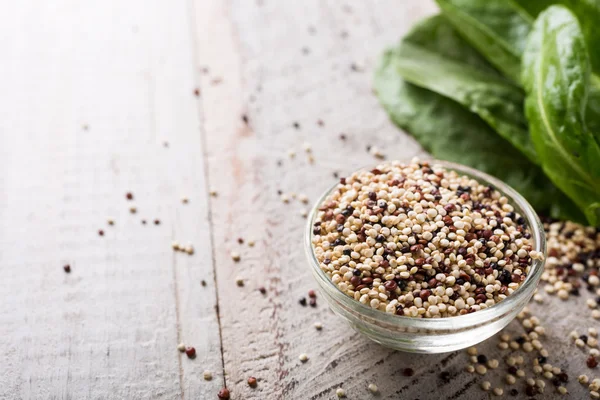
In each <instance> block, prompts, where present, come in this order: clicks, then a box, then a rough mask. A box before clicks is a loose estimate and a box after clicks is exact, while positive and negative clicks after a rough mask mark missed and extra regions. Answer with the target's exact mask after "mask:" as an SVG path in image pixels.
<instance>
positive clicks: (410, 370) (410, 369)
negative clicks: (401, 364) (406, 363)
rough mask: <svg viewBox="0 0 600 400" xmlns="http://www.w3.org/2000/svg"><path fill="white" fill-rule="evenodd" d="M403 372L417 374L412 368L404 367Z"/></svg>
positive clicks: (410, 374) (409, 374)
mask: <svg viewBox="0 0 600 400" xmlns="http://www.w3.org/2000/svg"><path fill="white" fill-rule="evenodd" d="M402 373H403V374H404V376H413V375H414V374H415V370H414V369H412V368H404V371H402Z"/></svg>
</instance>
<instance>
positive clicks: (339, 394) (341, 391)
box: [335, 388, 346, 398]
mask: <svg viewBox="0 0 600 400" xmlns="http://www.w3.org/2000/svg"><path fill="white" fill-rule="evenodd" d="M335 394H336V395H337V397H340V398H342V397H346V392H345V391H344V389H342V388H338V389H337V390H336V391H335Z"/></svg>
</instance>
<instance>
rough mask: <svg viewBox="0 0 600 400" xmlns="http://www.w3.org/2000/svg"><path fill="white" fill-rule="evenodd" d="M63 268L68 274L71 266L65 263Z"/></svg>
mask: <svg viewBox="0 0 600 400" xmlns="http://www.w3.org/2000/svg"><path fill="white" fill-rule="evenodd" d="M63 269H64V270H65V272H66V273H67V274H68V273H69V272H71V266H70V265H69V264H66V265H64V266H63Z"/></svg>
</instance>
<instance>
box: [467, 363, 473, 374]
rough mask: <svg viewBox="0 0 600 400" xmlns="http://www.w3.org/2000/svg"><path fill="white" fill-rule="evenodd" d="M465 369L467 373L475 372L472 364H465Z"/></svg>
mask: <svg viewBox="0 0 600 400" xmlns="http://www.w3.org/2000/svg"><path fill="white" fill-rule="evenodd" d="M465 371H467V372H469V373H471V374H472V373H473V372H475V367H473V366H472V365H467V366H466V367H465Z"/></svg>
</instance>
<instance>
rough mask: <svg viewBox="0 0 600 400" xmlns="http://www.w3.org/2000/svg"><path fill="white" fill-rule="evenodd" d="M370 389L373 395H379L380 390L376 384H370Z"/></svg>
mask: <svg viewBox="0 0 600 400" xmlns="http://www.w3.org/2000/svg"><path fill="white" fill-rule="evenodd" d="M368 388H369V391H370V392H371V393H373V394H377V393H378V392H379V388H378V387H377V385H376V384H374V383H369V386H368Z"/></svg>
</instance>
